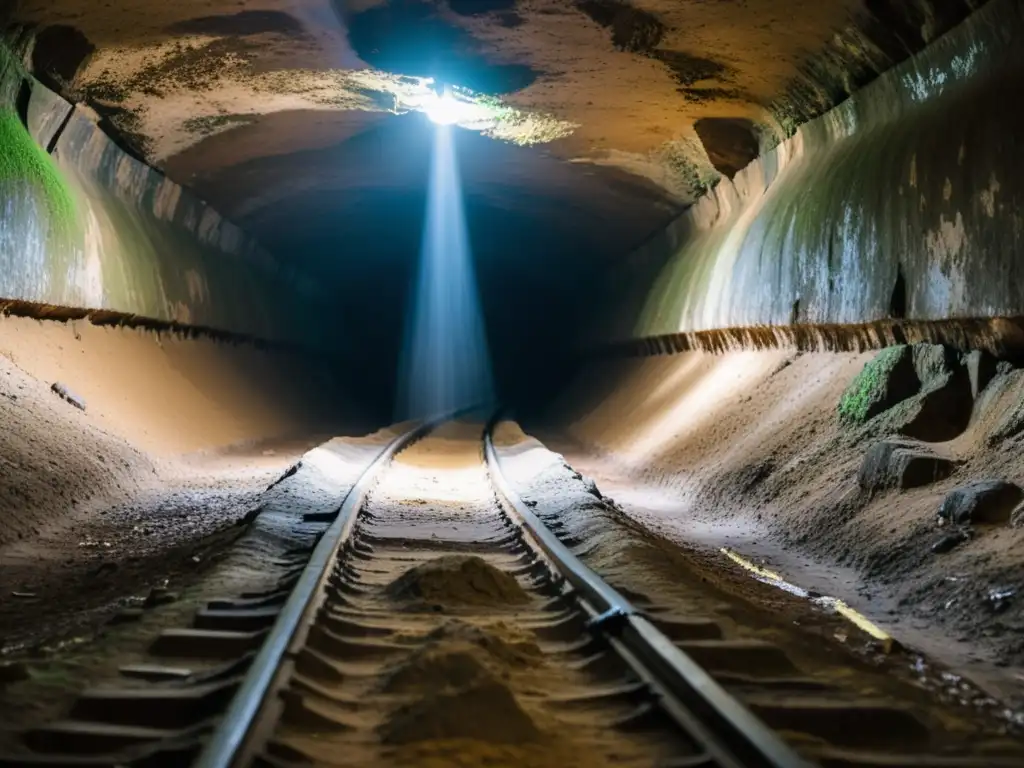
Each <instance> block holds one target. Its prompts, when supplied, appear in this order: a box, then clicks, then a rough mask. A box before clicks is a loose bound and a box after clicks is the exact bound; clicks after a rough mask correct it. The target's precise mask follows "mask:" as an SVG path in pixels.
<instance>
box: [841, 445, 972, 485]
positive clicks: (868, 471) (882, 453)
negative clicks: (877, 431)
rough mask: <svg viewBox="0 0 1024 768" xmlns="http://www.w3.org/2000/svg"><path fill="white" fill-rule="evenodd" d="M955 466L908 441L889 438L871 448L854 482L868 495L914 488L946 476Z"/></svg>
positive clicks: (953, 463)
mask: <svg viewBox="0 0 1024 768" xmlns="http://www.w3.org/2000/svg"><path fill="white" fill-rule="evenodd" d="M955 468H956V463H955V462H953V461H951V460H950V459H947V458H944V457H942V456H937V455H935V454H934V453H932V452H931V451H929V450H928V449H927V448H926V447H925V446H923V445H921V444H920V443H916V442H913V441H910V440H898V439H890V440H883V441H881V442H878V443H875V444H874V445H872V446H871V447H870V448H869V449H868V451H867V453H866V454H865V455H864V461H863V462H862V463H861V466H860V471H859V472H858V473H857V483H858V485H860V487H861V488H862V489H864V490H865V491H868V492H871V493H873V492H875V491H880V490H884V489H886V488H917V487H920V486H922V485H928V484H929V483H934V482H937V481H939V480H944V479H945V478H947V477H949V476H950V475H951V474H952V473H953V470H954V469H955Z"/></svg>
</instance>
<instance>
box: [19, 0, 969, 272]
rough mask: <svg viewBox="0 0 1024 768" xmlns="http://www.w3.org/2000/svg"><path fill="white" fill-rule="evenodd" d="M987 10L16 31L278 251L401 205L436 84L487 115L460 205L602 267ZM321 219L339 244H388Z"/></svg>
mask: <svg viewBox="0 0 1024 768" xmlns="http://www.w3.org/2000/svg"><path fill="white" fill-rule="evenodd" d="M980 2H981V0H977V2H972V0H831V1H830V2H822V0H734V1H733V0H718V1H716V2H710V1H708V0H635V1H634V2H632V3H627V2H623V1H622V0H252V1H251V0H178V1H176V2H155V1H154V2H144V1H143V0H105V1H104V2H96V1H95V0H21V2H17V3H15V9H14V11H13V13H12V14H11V19H12V21H13V22H14V23H15V24H16V25H22V26H21V27H20V29H21V30H22V34H23V35H24V32H25V30H28V32H29V34H35V36H36V38H35V50H34V52H33V54H32V56H31V62H32V64H33V65H34V68H35V70H36V73H37V74H38V75H39V76H41V77H43V78H44V79H45V80H47V81H48V82H50V83H51V84H54V85H56V86H57V87H59V88H60V90H61V91H62V92H64V93H65V95H68V96H70V97H71V98H74V99H76V100H79V101H81V102H84V103H87V104H88V105H89V106H90V107H91V108H93V109H94V110H95V112H96V114H97V119H100V120H102V122H103V124H104V125H105V126H106V127H107V128H108V129H109V130H110V131H111V132H112V133H113V134H115V135H116V136H117V137H118V139H119V141H120V142H121V143H122V144H123V145H126V146H128V147H130V148H131V149H132V150H133V151H134V152H135V153H137V154H140V155H143V156H145V158H146V159H147V160H148V161H149V162H151V163H153V164H154V165H156V166H157V167H160V168H162V169H164V170H165V171H166V172H167V173H168V175H170V176H171V177H172V178H173V179H175V180H177V181H180V182H182V183H184V184H186V185H189V186H191V187H192V188H194V189H195V190H196V191H197V192H198V193H199V194H200V195H201V196H203V197H204V198H206V199H208V200H209V201H210V202H211V203H213V204H214V205H215V206H216V207H217V208H218V209H220V210H221V212H222V213H224V214H225V215H227V216H229V217H231V218H234V219H236V220H238V221H239V223H241V224H243V226H246V227H247V228H249V229H251V230H252V231H253V232H254V234H256V235H257V236H260V237H262V238H264V239H266V240H268V241H270V243H269V244H271V245H275V244H276V245H277V246H278V247H279V248H280V247H285V248H287V247H290V248H291V249H292V250H294V251H295V252H296V253H297V254H298V253H301V252H302V250H303V249H302V245H301V241H302V239H303V230H306V229H310V228H317V227H321V225H320V223H318V222H312V221H311V219H310V215H311V214H310V212H312V211H316V212H318V215H324V213H323V212H324V211H326V210H331V211H333V212H334V214H333V216H334V218H335V219H339V218H345V217H346V212H348V211H350V212H352V213H357V212H359V211H364V212H365V209H366V200H367V199H378V200H381V199H382V198H381V197H380V196H381V194H383V193H388V192H389V193H393V194H396V195H399V196H405V198H406V199H409V196H413V197H414V196H415V195H416V194H417V189H420V188H421V186H422V184H423V180H424V178H425V174H426V158H427V155H428V154H429V151H428V145H427V139H426V137H427V135H428V134H429V131H428V130H426V128H425V124H424V123H425V121H424V120H423V119H422V115H417V114H412V115H409V114H397V115H396V114H394V113H402V112H410V111H412V112H415V111H416V105H417V99H419V98H420V97H421V96H422V93H423V92H424V90H426V89H427V86H425V85H424V84H423V83H422V82H421V81H420V80H418V79H417V78H423V77H429V76H435V77H438V78H442V79H443V80H444V81H445V82H449V83H451V84H453V85H456V86H459V87H462V88H468V89H471V90H472V91H474V92H476V93H477V94H487V95H489V96H492V97H498V98H500V102H499V101H496V100H493V99H491V100H482V101H480V103H481V104H486V105H487V108H488V109H492V110H493V114H494V115H496V116H497V117H495V120H494V121H492V122H491V123H489V124H488V125H487V126H484V127H485V130H484V133H487V134H489V135H490V137H488V136H483V135H481V134H480V133H479V132H476V133H474V132H469V131H467V132H465V134H466V135H462V136H461V137H460V144H461V148H460V151H461V153H462V154H463V155H464V157H463V158H462V167H463V175H464V180H465V187H464V188H465V192H466V195H467V198H471V199H472V200H474V201H475V202H474V205H475V206H477V208H479V209H481V210H483V209H486V210H488V211H504V212H506V213H507V214H508V215H509V217H510V220H512V221H515V222H518V223H519V224H526V225H527V226H532V227H536V228H538V229H541V230H543V229H544V228H551V229H552V230H553V231H563V230H565V227H566V224H565V222H566V219H567V217H569V216H573V220H574V226H575V228H576V230H577V232H578V233H579V238H580V244H579V247H578V248H575V249H573V250H575V251H579V252H584V251H585V252H587V253H588V254H590V256H591V257H594V258H599V257H609V256H615V255H621V254H623V253H624V252H625V251H627V250H628V249H629V248H631V247H633V246H635V245H636V244H638V243H639V242H641V241H642V240H644V239H645V238H646V237H647V236H649V235H650V234H651V233H652V232H653V231H655V230H656V229H657V228H658V227H660V226H662V225H664V224H665V223H666V222H667V221H668V220H669V219H670V218H671V217H672V216H673V215H674V214H675V213H677V212H678V211H679V209H680V207H681V206H683V205H685V204H686V203H687V202H689V201H690V200H692V199H693V198H694V196H695V195H697V194H699V192H700V191H701V189H702V188H704V187H705V186H706V185H708V184H711V183H714V181H715V180H716V178H717V177H718V174H719V172H722V173H725V174H727V175H731V174H732V173H733V172H735V170H737V169H738V168H740V167H742V166H743V165H744V164H745V163H746V162H747V161H748V160H749V159H750V157H751V155H752V154H753V153H755V152H756V151H757V148H758V144H760V145H761V146H762V147H764V146H767V145H770V144H772V143H774V142H775V141H777V140H778V139H779V138H780V137H781V136H783V135H785V134H786V133H787V132H789V131H791V130H792V129H793V127H794V126H795V125H796V124H798V123H799V122H802V121H803V120H805V119H807V118H808V117H812V116H814V115H816V114H819V113H821V112H822V111H824V110H825V109H827V108H828V107H829V106H831V105H832V104H834V103H835V102H837V101H838V100H840V99H842V98H843V97H844V96H845V95H846V94H847V93H848V92H850V91H852V90H854V89H855V88H857V87H858V86H859V85H861V84H863V83H864V82H867V81H868V80H870V79H872V78H873V77H874V76H875V75H876V74H877V73H878V72H880V71H883V70H885V69H886V68H888V67H889V66H890V65H891V64H892V63H893V62H895V61H897V60H899V59H902V58H904V57H905V56H906V55H908V54H909V53H911V52H913V51H915V50H917V49H919V48H920V47H922V46H923V45H924V44H925V43H926V42H927V41H928V40H930V39H933V38H934V37H935V36H937V35H938V34H940V33H941V32H943V31H944V30H945V29H947V28H949V27H950V26H952V25H953V24H954V23H956V22H957V21H958V20H960V19H961V18H962V17H963V16H965V15H966V14H967V13H968V12H969V11H970V9H971V7H972V6H973V5H977V4H980ZM15 28H16V29H17V28H19V27H17V26H16V27H15ZM471 98H473V99H476V98H477V96H476V95H474V96H472V97H471ZM488 114H492V113H488ZM488 119H490V118H488ZM476 127H477V128H480V127H481V125H480V124H477V125H476ZM335 224H336V227H335V229H336V233H342V232H346V231H347V232H348V233H349V235H348V236H350V237H353V238H356V239H353V240H351V241H350V242H352V243H354V244H356V245H354V246H353V247H354V249H355V250H359V249H362V248H365V247H366V246H365V244H366V243H367V242H370V241H372V240H373V237H374V236H375V235H374V232H371V231H369V229H368V228H372V227H374V226H383V229H380V230H378V231H376V237H377V242H378V245H380V238H382V237H383V238H387V237H388V236H390V234H389V233H392V232H394V231H395V228H394V227H393V226H392V227H389V226H387V221H386V217H383V216H380V215H373V216H367V215H364V216H361V217H360V220H359V221H354V222H349V223H344V222H335ZM360 228H362V229H363V230H365V231H362V232H358V231H357V230H359V229H360ZM321 229H322V227H321ZM285 231H287V232H288V233H289V234H288V236H286V237H283V236H282V232H285ZM357 236H358V237H357ZM367 238H369V239H367ZM288 243H290V246H289V245H288ZM382 247H383V246H382Z"/></svg>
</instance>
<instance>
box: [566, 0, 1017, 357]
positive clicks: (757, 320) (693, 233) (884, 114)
mask: <svg viewBox="0 0 1024 768" xmlns="http://www.w3.org/2000/svg"><path fill="white" fill-rule="evenodd" d="M1022 39H1024V0H992V2H990V3H988V4H987V5H985V6H984V7H983V8H982V9H981V10H980V11H978V12H976V13H975V14H974V15H972V16H971V17H969V18H968V19H967V20H966V21H965V22H964V23H963V24H961V25H960V26H958V27H956V28H954V29H953V30H951V31H950V32H949V33H947V34H946V35H945V36H943V37H941V38H939V39H938V40H936V41H935V42H934V43H933V44H931V45H930V46H929V47H928V48H926V49H925V50H924V51H923V52H922V53H920V54H918V55H916V56H915V57H913V58H912V59H910V60H908V61H906V62H904V63H903V64H901V65H899V66H898V67H896V68H894V69H892V70H890V71H889V72H887V73H886V74H884V75H882V76H881V77H879V78H878V79H877V80H875V81H874V82H873V83H871V84H870V85H868V86H866V87H865V88H863V89H862V90H861V91H859V92H858V93H857V94H856V95H855V96H853V97H851V98H850V99H848V100H847V101H845V102H844V103H843V104H841V105H840V106H838V107H837V108H835V109H833V110H832V111H830V112H828V113H827V114H825V115H824V116H822V117H820V118H818V119H816V120H814V121H811V122H809V123H806V124H805V125H803V126H802V127H801V128H800V129H799V130H797V132H796V133H795V134H794V135H793V136H792V137H791V138H789V139H788V140H787V141H785V142H783V143H782V144H780V145H779V146H778V147H777V148H776V149H774V150H773V151H771V152H770V153H767V154H765V155H763V156H762V157H760V158H759V159H757V160H755V161H754V162H753V163H752V164H751V165H749V166H748V167H747V168H746V169H745V170H743V171H741V172H740V173H739V174H737V175H736V177H735V179H734V180H733V181H731V182H730V181H729V180H728V179H723V180H722V182H721V183H720V184H719V185H718V186H717V187H716V188H715V189H714V190H713V191H712V192H710V193H709V194H708V195H707V196H705V197H704V198H702V199H701V200H700V201H699V202H698V203H697V204H695V205H694V206H693V207H692V208H690V209H689V210H688V211H687V212H686V213H684V214H683V215H682V216H681V217H680V218H679V219H677V220H676V221H675V222H673V223H672V224H671V225H670V226H669V227H668V228H667V229H666V230H664V231H663V232H661V233H659V234H658V235H657V236H656V237H655V238H653V239H652V240H651V241H650V242H648V243H647V244H646V245H644V246H643V247H641V248H640V249H638V250H637V251H636V252H634V253H633V254H631V255H630V256H629V257H628V258H627V259H625V260H623V261H622V262H620V263H619V264H618V265H616V267H615V268H614V269H613V270H612V271H611V272H609V273H608V274H607V275H606V276H605V279H606V282H607V284H606V285H605V287H604V289H603V293H604V295H605V296H606V297H607V299H608V301H605V302H598V303H597V305H599V306H612V307H614V309H613V310H612V311H611V312H610V313H605V314H603V315H602V317H600V318H597V319H595V320H594V321H593V322H589V323H588V324H587V325H588V328H587V332H586V333H585V338H584V342H585V345H586V346H587V347H589V348H591V349H594V348H608V346H609V345H611V348H612V349H615V350H618V351H626V352H632V353H638V352H639V353H659V352H666V351H678V350H682V349H689V348H704V349H709V348H710V349H722V348H728V347H732V346H769V345H777V344H790V343H796V344H797V345H800V346H805V347H819V348H820V347H833V348H835V347H844V348H851V347H852V348H858V347H865V346H877V345H881V344H886V343H892V342H894V341H902V340H918V339H924V338H929V339H932V340H943V341H947V342H950V343H954V344H958V345H961V346H982V347H986V348H991V349H994V350H995V351H1004V350H1006V349H1007V348H1012V349H1015V350H1020V349H1021V348H1022V347H1024V331H1022V328H1024V323H1021V322H1020V320H1019V319H1020V318H1024V249H1022V246H1024V175H1022V174H1021V170H1020V169H1021V168H1024V139H1022V138H1021V137H1024V110H1022V109H1020V108H1019V102H1020V99H1021V94H1022V93H1024V47H1022V46H1021V44H1020V40H1022ZM602 311H603V310H602Z"/></svg>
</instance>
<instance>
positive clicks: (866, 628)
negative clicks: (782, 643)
mask: <svg viewBox="0 0 1024 768" xmlns="http://www.w3.org/2000/svg"><path fill="white" fill-rule="evenodd" d="M720 551H721V553H722V554H723V555H725V556H726V557H728V558H729V559H730V560H732V561H733V562H734V563H736V564H737V565H739V566H740V567H741V568H744V569H745V570H747V571H750V572H751V573H753V574H755V575H756V576H759V577H760V578H762V579H764V580H765V581H767V582H770V583H772V585H773V586H776V587H779V588H780V589H784V590H785V591H786V592H790V593H792V594H797V595H800V596H802V597H810V593H809V592H808V591H807V590H806V589H803V588H801V587H798V586H796V585H795V584H793V583H791V582H788V581H786V580H785V579H784V578H782V577H781V576H780V575H779V574H777V573H775V572H774V571H769V570H768V569H767V568H762V567H761V566H759V565H756V564H754V563H752V562H750V561H749V560H747V559H746V558H745V557H743V556H742V555H739V554H737V553H736V552H733V551H732V550H731V549H729V548H728V547H722V548H721V550H720ZM814 600H815V602H818V603H819V604H821V605H827V606H828V607H829V608H831V609H832V610H834V611H835V612H836V613H838V614H839V615H840V616H842V617H843V618H844V619H846V620H847V621H849V622H850V623H851V624H853V625H854V626H856V627H857V628H858V629H859V630H861V631H862V632H864V633H866V634H868V635H870V636H871V637H873V638H875V639H876V640H878V641H879V642H881V643H882V649H883V650H884V651H885V652H886V653H889V652H890V651H891V650H892V649H893V646H894V645H895V643H896V641H895V640H894V639H893V638H892V636H891V635H890V634H889V633H888V632H886V631H885V630H884V629H882V628H881V627H879V626H878V625H877V624H874V623H873V622H872V621H871V620H870V619H868V618H867V617H866V616H864V615H863V614H862V613H859V612H858V611H855V610H854V609H853V608H851V607H850V606H849V605H847V604H846V603H844V602H843V601H842V600H839V599H838V598H835V597H819V598H814Z"/></svg>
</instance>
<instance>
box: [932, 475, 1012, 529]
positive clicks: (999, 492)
mask: <svg viewBox="0 0 1024 768" xmlns="http://www.w3.org/2000/svg"><path fill="white" fill-rule="evenodd" d="M1022 499H1024V491H1022V490H1021V489H1020V488H1019V487H1018V486H1016V485H1014V484H1013V483H1009V482H1007V481H1005V480H978V481H976V482H973V483H970V484H969V485H964V486H961V487H960V488H956V489H954V490H952V491H950V492H949V493H948V494H947V495H946V498H945V499H943V500H942V506H940V507H939V518H940V519H941V520H944V521H946V522H950V523H953V524H954V525H962V524H966V523H982V524H996V523H1007V522H1009V521H1010V515H1011V514H1012V513H1013V510H1014V508H1015V507H1016V506H1017V504H1019V503H1020V501H1021V500H1022Z"/></svg>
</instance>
